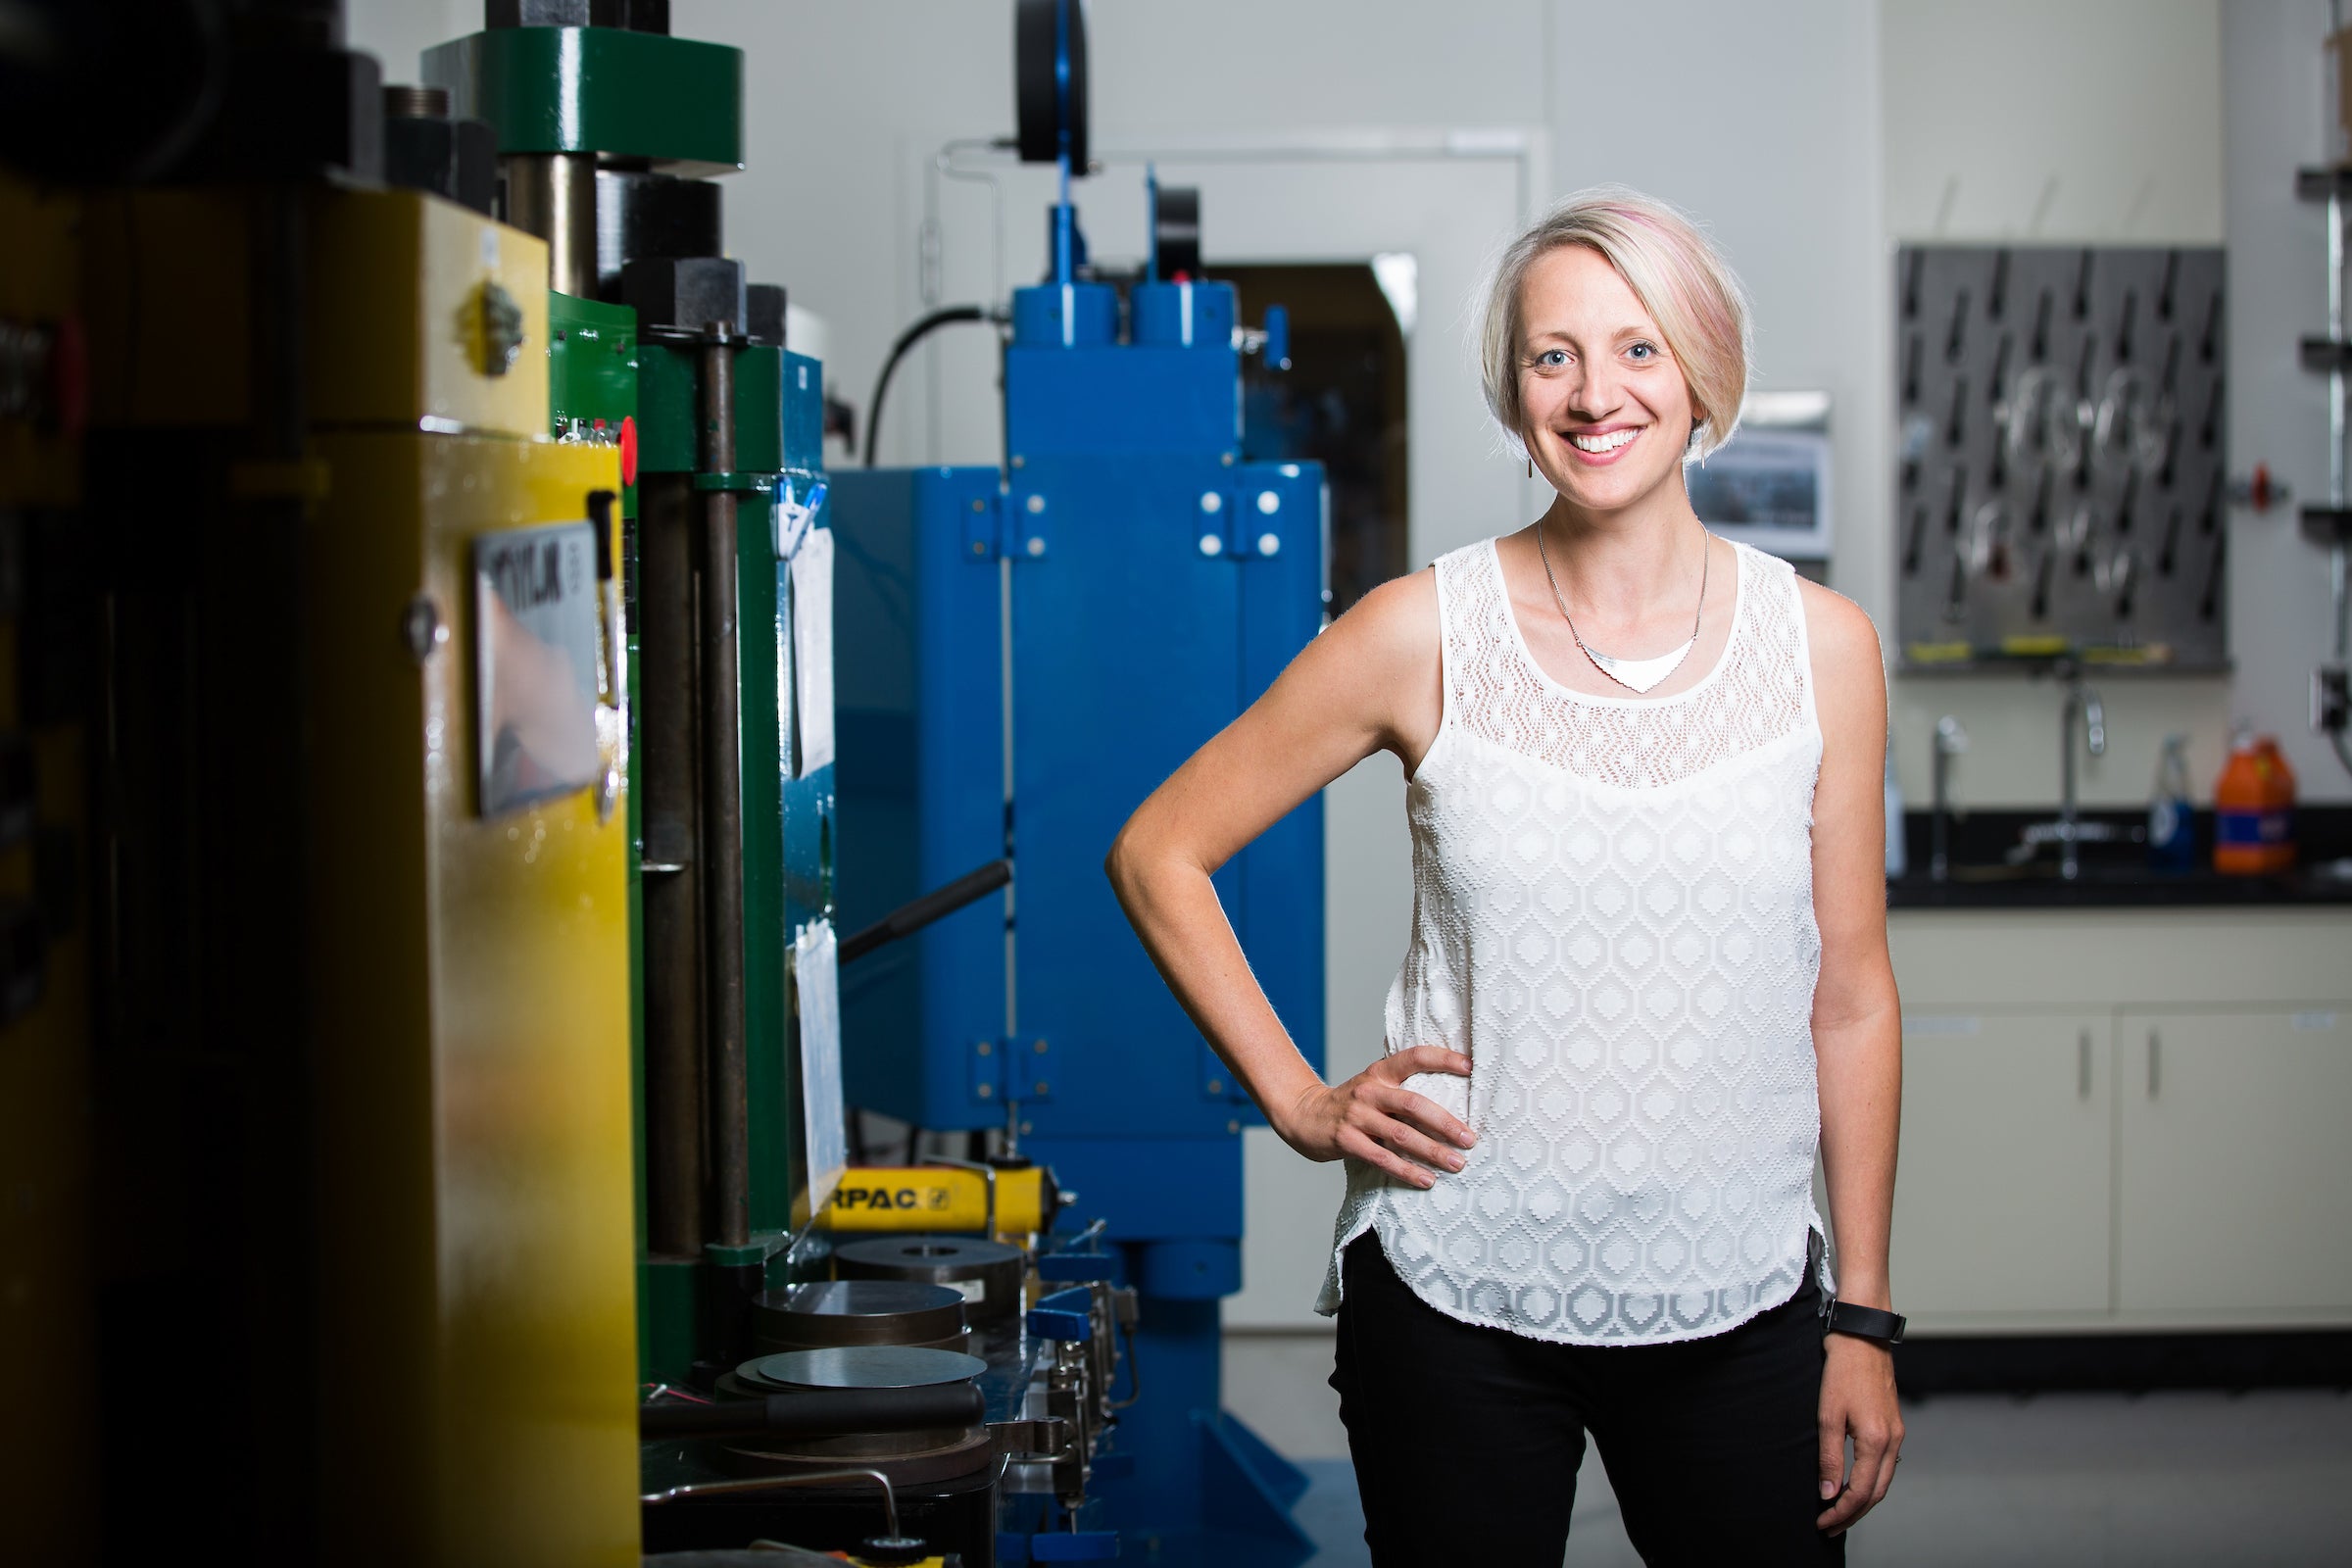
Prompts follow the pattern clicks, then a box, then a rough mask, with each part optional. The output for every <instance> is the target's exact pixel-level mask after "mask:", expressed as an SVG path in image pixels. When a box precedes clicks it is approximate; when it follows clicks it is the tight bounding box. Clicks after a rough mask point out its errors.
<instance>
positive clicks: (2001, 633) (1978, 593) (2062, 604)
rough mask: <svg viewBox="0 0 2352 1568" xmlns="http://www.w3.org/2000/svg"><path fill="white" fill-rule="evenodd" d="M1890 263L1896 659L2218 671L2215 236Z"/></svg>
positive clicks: (2223, 570) (2223, 505)
mask: <svg viewBox="0 0 2352 1568" xmlns="http://www.w3.org/2000/svg"><path fill="white" fill-rule="evenodd" d="M1895 268H1896V272H1895V313H1896V316H1895V333H1894V346H1895V356H1896V364H1895V376H1896V398H1897V410H1898V419H1899V421H1900V423H1899V428H1898V431H1897V462H1898V464H1899V471H1898V474H1897V479H1896V503H1897V512H1896V517H1895V522H1896V529H1897V535H1896V541H1895V550H1896V573H1897V582H1898V590H1897V614H1898V617H1899V618H1898V622H1897V625H1898V630H1899V632H1900V635H1901V640H1902V645H1903V663H1904V665H1905V667H1907V668H1914V669H1924V668H1936V667H1954V666H1958V667H1974V668H1985V667H1988V666H1990V667H2002V666H2009V665H2017V666H2031V665H2034V664H2038V663H2041V662H2047V661H2049V660H2052V659H2062V658H2066V659H2080V660H2082V661H2084V662H2099V663H2108V664H2138V665H2145V666H2150V667H2161V668H2166V669H2175V670H2181V671H2197V670H2214V669H2220V668H2225V667H2227V666H2228V663H2229V639H2228V613H2229V593H2228V576H2227V573H2228V566H2229V561H2228V551H2229V493H2228V479H2227V474H2228V465H2227V451H2226V447H2227V436H2228V425H2227V423H2226V410H2225V408H2224V404H2223V375H2222V371H2223V367H2224V363H2225V360H2226V339H2225V336H2224V332H2225V329H2226V323H2225V321H2224V319H2223V302H2222V285H2223V261H2222V251H2221V249H2220V248H2219V247H2212V248H2200V249H2170V250H2168V249H2162V248H2157V247H2139V246H2109V247H2099V248H2092V249H2082V248H2075V247H2066V248H2061V247H2055V246H2009V247H2002V248H1995V247H1991V246H1943V245H1907V246H1904V247H1903V248H1902V249H1901V250H1900V251H1899V252H1897V254H1896V258H1895Z"/></svg>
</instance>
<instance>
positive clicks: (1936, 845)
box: [1928, 713, 1968, 882]
mask: <svg viewBox="0 0 2352 1568" xmlns="http://www.w3.org/2000/svg"><path fill="white" fill-rule="evenodd" d="M1967 750H1968V731H1967V730H1965V729H1962V728H1961V727H1960V720H1959V718H1958V717H1956V716H1955V715H1953V714H1951V713H1946V714H1944V715H1943V716H1942V717H1941V718H1939V719H1937V720H1936V797H1935V807H1936V809H1935V811H1934V813H1933V814H1932V815H1931V816H1930V817H1929V831H1930V834H1931V838H1930V840H1929V850H1928V880H1929V881H1931V882H1941V881H1944V880H1945V879H1946V878H1948V877H1949V876H1950V875H1951V871H1952V855H1951V849H1952V759H1953V758H1955V757H1958V756H1959V755H1960V754H1961V753H1962V752H1965V751H1967Z"/></svg>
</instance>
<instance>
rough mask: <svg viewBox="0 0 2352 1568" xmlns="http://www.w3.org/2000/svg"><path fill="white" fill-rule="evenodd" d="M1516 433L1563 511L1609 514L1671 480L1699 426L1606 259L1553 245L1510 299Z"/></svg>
mask: <svg viewBox="0 0 2352 1568" xmlns="http://www.w3.org/2000/svg"><path fill="white" fill-rule="evenodd" d="M1519 321H1520V338H1519V398H1520V405H1521V407H1522V408H1523V409H1524V410H1525V412H1526V417H1527V428H1526V429H1525V430H1524V431H1522V432H1521V433H1522V435H1524V436H1525V438H1526V440H1527V443H1528V447H1529V450H1530V452H1531V453H1532V454H1533V456H1534V458H1535V460H1536V466H1538V467H1540V468H1542V469H1543V470H1544V476H1545V477H1546V478H1548V479H1550V480H1551V483H1552V487H1553V488H1554V489H1556V490H1558V491H1559V492H1560V494H1561V495H1563V496H1565V497H1566V498H1567V499H1568V500H1569V502H1570V503H1571V504H1573V505H1575V506H1577V507H1579V508H1582V509H1584V510H1586V511H1590V512H1616V511H1619V510H1621V509H1623V508H1625V507H1628V506H1631V505H1632V504H1633V503H1635V502H1637V501H1639V500H1641V499H1642V497H1644V496H1647V495H1648V494H1650V492H1651V491H1653V490H1655V489H1656V488H1657V487H1658V485H1659V484H1661V483H1663V482H1665V481H1667V480H1669V479H1671V480H1673V481H1674V482H1675V483H1677V484H1680V483H1681V477H1682V464H1683V451H1684V448H1685V447H1686V446H1687V445H1688V443H1689V441H1690V439H1691V427H1692V424H1693V423H1694V422H1695V420H1696V419H1697V417H1698V414H1697V411H1695V410H1694V409H1692V407H1691V388H1690V384H1689V383H1688V382H1686V381H1685V380H1684V379H1683V370H1682V367H1681V366H1679V365H1677V364H1676V363H1675V361H1674V357H1673V355H1671V354H1670V353H1668V352H1667V348H1666V338H1665V334H1663V333H1661V332H1660V331H1659V330H1658V325H1657V322H1655V321H1654V320H1652V319H1650V315H1649V312H1648V311H1646V310H1644V309H1642V301H1641V299H1640V298H1639V297H1637V296H1636V295H1635V293H1634V291H1633V289H1632V288H1631V287H1630V286H1629V285H1628V284H1627V283H1626V281H1625V279H1624V278H1623V277H1621V276H1619V275H1618V272H1617V269H1616V268H1614V267H1612V266H1610V265H1609V262H1608V260H1607V258H1605V257H1603V256H1602V255H1601V254H1600V253H1599V252H1598V251H1595V250H1593V249H1592V248H1591V247H1589V246H1585V245H1561V246H1558V247H1556V248H1554V249H1553V250H1550V251H1548V252H1546V253H1545V254H1544V255H1542V256H1539V257H1538V258H1536V260H1535V262H1534V263H1533V265H1531V266H1530V267H1529V268H1528V270H1527V276H1526V281H1525V282H1524V283H1522V284H1521V285H1520V290H1519Z"/></svg>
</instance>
